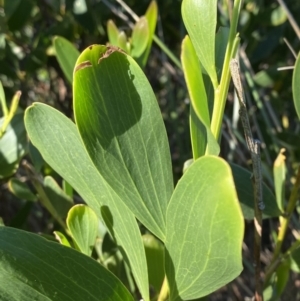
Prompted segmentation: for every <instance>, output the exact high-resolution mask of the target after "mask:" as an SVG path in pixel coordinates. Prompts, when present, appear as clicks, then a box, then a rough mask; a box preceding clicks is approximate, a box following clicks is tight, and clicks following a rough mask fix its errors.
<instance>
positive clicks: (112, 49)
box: [98, 45, 126, 64]
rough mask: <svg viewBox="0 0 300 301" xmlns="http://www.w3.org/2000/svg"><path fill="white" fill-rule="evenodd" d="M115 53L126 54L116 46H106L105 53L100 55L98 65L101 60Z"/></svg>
mask: <svg viewBox="0 0 300 301" xmlns="http://www.w3.org/2000/svg"><path fill="white" fill-rule="evenodd" d="M116 51H118V52H120V53H123V54H126V52H125V51H124V50H123V49H121V48H119V47H117V46H112V45H110V46H107V48H106V51H105V52H103V53H102V54H101V56H100V58H99V60H98V64H100V62H101V60H103V59H106V58H108V57H109V56H110V55H111V54H112V53H114V52H116Z"/></svg>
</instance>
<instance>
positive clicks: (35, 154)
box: [28, 141, 45, 171]
mask: <svg viewBox="0 0 300 301" xmlns="http://www.w3.org/2000/svg"><path fill="white" fill-rule="evenodd" d="M28 150H29V156H30V159H31V162H32V163H33V166H34V169H35V170H36V171H41V169H42V167H43V166H44V164H45V162H44V159H43V157H42V155H41V153H40V152H39V150H38V149H37V148H36V147H35V146H34V145H33V144H32V143H31V142H30V141H29V145H28Z"/></svg>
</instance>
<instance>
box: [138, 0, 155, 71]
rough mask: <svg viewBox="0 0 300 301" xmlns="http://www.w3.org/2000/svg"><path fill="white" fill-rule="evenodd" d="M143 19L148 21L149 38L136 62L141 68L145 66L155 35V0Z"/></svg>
mask: <svg viewBox="0 0 300 301" xmlns="http://www.w3.org/2000/svg"><path fill="white" fill-rule="evenodd" d="M145 17H146V19H147V21H148V28H149V30H148V32H149V38H148V44H147V48H146V50H145V52H144V53H143V54H142V56H141V57H140V58H139V59H138V60H137V61H138V62H139V63H140V65H141V66H146V64H147V60H148V57H149V53H150V50H151V46H152V41H153V37H154V34H155V28H156V23H157V3H156V1H155V0H152V1H151V3H150V4H149V6H148V8H147V11H146V13H145Z"/></svg>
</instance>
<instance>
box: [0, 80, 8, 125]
mask: <svg viewBox="0 0 300 301" xmlns="http://www.w3.org/2000/svg"><path fill="white" fill-rule="evenodd" d="M0 104H1V109H2V113H3V116H7V115H8V108H7V104H6V98H5V93H4V89H3V85H2V83H1V81H0ZM0 128H1V127H0Z"/></svg>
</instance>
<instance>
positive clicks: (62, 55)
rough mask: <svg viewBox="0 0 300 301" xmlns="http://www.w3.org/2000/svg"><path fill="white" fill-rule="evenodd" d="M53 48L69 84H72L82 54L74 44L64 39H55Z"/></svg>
mask: <svg viewBox="0 0 300 301" xmlns="http://www.w3.org/2000/svg"><path fill="white" fill-rule="evenodd" d="M53 46H54V48H55V52H56V57H57V60H58V63H59V65H60V67H61V69H62V71H63V72H64V74H65V76H66V78H67V79H68V81H69V83H70V84H72V82H73V70H74V66H75V63H76V60H77V58H78V57H79V54H80V53H79V51H78V50H77V49H76V48H75V47H74V45H73V44H72V43H70V42H69V41H68V40H66V39H65V38H63V37H58V36H57V37H55V38H54V40H53Z"/></svg>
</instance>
